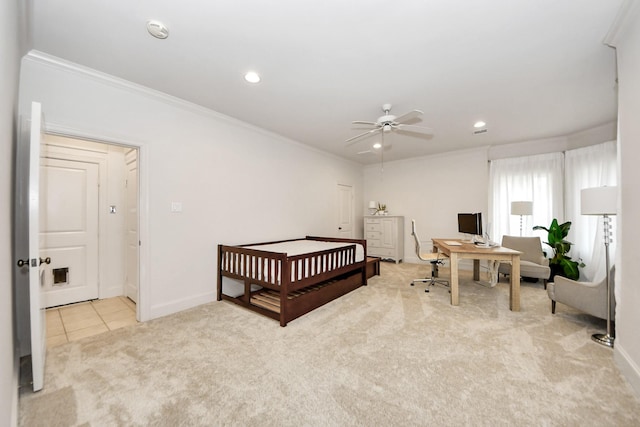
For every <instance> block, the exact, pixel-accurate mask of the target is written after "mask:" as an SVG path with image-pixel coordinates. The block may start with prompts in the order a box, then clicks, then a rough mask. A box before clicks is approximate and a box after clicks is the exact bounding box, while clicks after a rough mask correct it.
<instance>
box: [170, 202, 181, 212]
mask: <svg viewBox="0 0 640 427" xmlns="http://www.w3.org/2000/svg"><path fill="white" fill-rule="evenodd" d="M171 212H182V202H171Z"/></svg>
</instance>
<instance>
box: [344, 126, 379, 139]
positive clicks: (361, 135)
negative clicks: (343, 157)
mask: <svg viewBox="0 0 640 427" xmlns="http://www.w3.org/2000/svg"><path fill="white" fill-rule="evenodd" d="M379 131H380V128H375V129H371V130H370V131H367V132H364V133H361V134H359V135H356V136H352V137H351V138H349V139H347V140H346V141H344V142H351V141H355V140H356V139H360V138H362V137H364V136H367V135H369V134H372V133H374V132H379Z"/></svg>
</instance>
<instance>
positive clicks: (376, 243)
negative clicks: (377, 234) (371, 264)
mask: <svg viewBox="0 0 640 427" xmlns="http://www.w3.org/2000/svg"><path fill="white" fill-rule="evenodd" d="M379 247H380V240H379V239H371V238H369V237H367V252H370V249H371V248H379Z"/></svg>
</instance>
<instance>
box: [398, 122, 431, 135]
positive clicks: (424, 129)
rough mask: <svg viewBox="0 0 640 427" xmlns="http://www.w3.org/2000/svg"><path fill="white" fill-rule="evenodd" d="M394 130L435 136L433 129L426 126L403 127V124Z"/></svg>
mask: <svg viewBox="0 0 640 427" xmlns="http://www.w3.org/2000/svg"><path fill="white" fill-rule="evenodd" d="M394 128H396V129H397V130H400V131H403V132H417V133H426V134H429V135H431V134H433V129H431V128H428V127H426V126H416V125H403V124H402V123H400V124H398V125H397V126H394Z"/></svg>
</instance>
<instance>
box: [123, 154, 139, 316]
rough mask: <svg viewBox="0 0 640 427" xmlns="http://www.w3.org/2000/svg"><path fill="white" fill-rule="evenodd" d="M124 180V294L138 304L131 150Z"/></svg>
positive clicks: (135, 192)
mask: <svg viewBox="0 0 640 427" xmlns="http://www.w3.org/2000/svg"><path fill="white" fill-rule="evenodd" d="M125 162H126V164H127V180H126V190H125V192H126V194H125V197H126V206H125V208H126V218H125V228H126V253H125V284H124V294H125V296H126V297H128V298H129V299H131V300H132V301H133V302H135V303H137V302H138V277H139V276H138V248H139V243H138V242H139V238H138V150H136V149H131V150H130V151H129V152H127V153H126V155H125Z"/></svg>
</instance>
